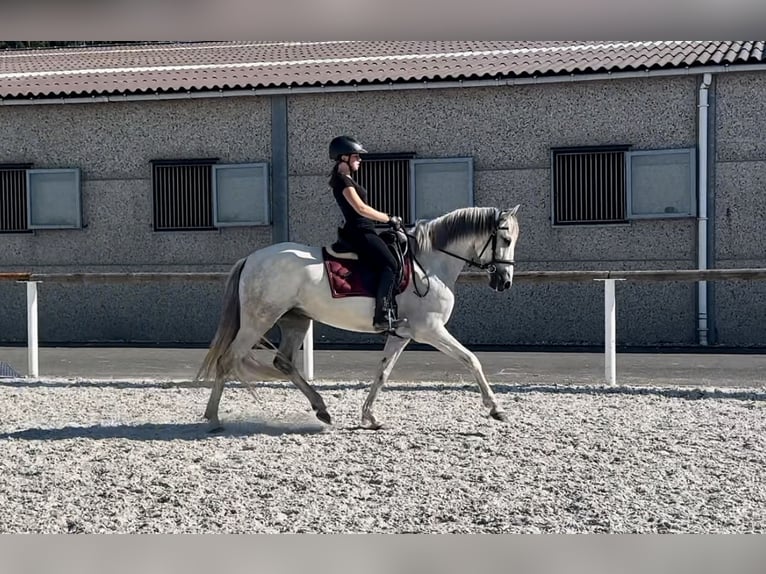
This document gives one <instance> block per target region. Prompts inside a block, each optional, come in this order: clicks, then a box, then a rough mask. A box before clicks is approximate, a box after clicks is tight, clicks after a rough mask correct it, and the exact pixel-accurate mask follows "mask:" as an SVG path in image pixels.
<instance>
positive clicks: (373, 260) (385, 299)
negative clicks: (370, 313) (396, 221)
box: [354, 230, 398, 331]
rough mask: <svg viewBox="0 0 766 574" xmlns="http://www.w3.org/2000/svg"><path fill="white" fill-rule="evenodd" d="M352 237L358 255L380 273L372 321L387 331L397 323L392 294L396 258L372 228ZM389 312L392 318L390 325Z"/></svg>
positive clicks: (375, 325)
mask: <svg viewBox="0 0 766 574" xmlns="http://www.w3.org/2000/svg"><path fill="white" fill-rule="evenodd" d="M354 239H355V241H354V247H355V248H356V250H357V251H358V252H359V255H360V256H361V257H362V258H363V259H364V260H365V261H368V262H370V264H372V265H373V266H375V267H376V268H377V269H378V271H379V273H380V275H379V280H378V288H377V291H376V294H375V295H376V297H375V316H374V318H373V322H372V323H373V326H374V327H375V328H376V329H379V330H386V331H387V330H389V329H390V328H393V327H396V326H397V324H398V319H397V317H396V305H395V304H394V295H393V290H394V282H395V281H396V268H397V263H396V259H395V258H394V256H393V254H392V253H391V250H390V249H389V248H388V245H386V242H385V241H383V239H381V238H380V237H379V236H378V234H377V233H375V232H374V231H372V230H370V231H368V232H365V233H359V234H358V235H356V237H355V238H354ZM389 310H390V311H389ZM389 314H390V317H391V319H392V324H390V325H389Z"/></svg>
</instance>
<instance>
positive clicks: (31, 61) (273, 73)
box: [0, 41, 766, 98]
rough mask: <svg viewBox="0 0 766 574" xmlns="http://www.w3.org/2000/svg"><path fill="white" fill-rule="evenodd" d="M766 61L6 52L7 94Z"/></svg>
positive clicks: (460, 47)
mask: <svg viewBox="0 0 766 574" xmlns="http://www.w3.org/2000/svg"><path fill="white" fill-rule="evenodd" d="M754 63H761V64H762V63H766V55H765V54H764V41H745V42H740V41H737V42H730V41H647V42H635V41H609V42H605V41H556V42H554V41H539V42H519V41H403V42H402V41H383V42H381V41H375V42H358V41H351V42H345V41H336V42H191V43H180V42H179V43H167V44H159V45H158V44H152V45H125V46H110V47H102V48H93V47H89V48H67V49H53V50H51V49H46V50H39V49H38V50H6V51H0V97H2V98H30V97H32V98H45V97H62V96H63V97H67V96H83V95H104V94H136V93H145V92H178V91H200V90H224V89H230V90H233V89H263V88H269V87H288V86H291V87H302V86H316V85H322V86H332V85H353V84H370V83H389V82H398V83H406V82H421V81H438V80H441V79H444V80H463V79H474V78H483V79H491V78H498V79H505V78H514V77H524V76H535V75H569V74H584V73H594V72H596V73H599V72H617V71H630V70H652V69H662V68H672V67H690V66H705V65H720V64H729V65H736V64H754Z"/></svg>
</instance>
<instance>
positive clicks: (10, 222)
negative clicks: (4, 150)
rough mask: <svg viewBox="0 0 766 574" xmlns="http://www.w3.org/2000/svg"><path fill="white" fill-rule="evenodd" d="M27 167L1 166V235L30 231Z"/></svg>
mask: <svg viewBox="0 0 766 574" xmlns="http://www.w3.org/2000/svg"><path fill="white" fill-rule="evenodd" d="M27 167H28V166H0V233H3V232H6V233H9V232H10V233H18V232H22V231H29V229H28V227H27V209H28V207H27Z"/></svg>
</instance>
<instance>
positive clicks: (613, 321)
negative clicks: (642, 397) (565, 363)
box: [604, 279, 617, 385]
mask: <svg viewBox="0 0 766 574" xmlns="http://www.w3.org/2000/svg"><path fill="white" fill-rule="evenodd" d="M614 282H615V280H614V279H604V378H605V379H606V382H607V383H609V384H610V385H615V384H617V302H616V300H615V296H614V291H615V289H614Z"/></svg>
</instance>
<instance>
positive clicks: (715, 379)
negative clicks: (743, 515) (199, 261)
mask: <svg viewBox="0 0 766 574" xmlns="http://www.w3.org/2000/svg"><path fill="white" fill-rule="evenodd" d="M205 353H206V349H157V348H99V347H79V348H49V347H42V348H40V354H39V363H40V378H41V379H45V378H46V377H51V378H82V379H141V378H146V379H165V380H186V381H188V380H191V379H193V378H194V375H195V374H196V371H197V369H198V368H199V366H200V364H201V363H202V359H203V357H204V356H205ZM301 354H302V353H301ZM476 355H477V356H478V358H479V360H480V361H481V362H482V365H483V366H484V372H485V374H486V375H487V378H488V379H489V381H490V383H497V384H602V383H604V355H603V354H602V353H596V352H594V353H585V352H564V353H562V352H478V353H476ZM381 356H382V355H381V352H380V351H375V350H369V351H367V350H355V351H337V350H320V351H316V352H315V355H314V375H315V377H314V378H315V380H318V381H321V380H342V381H369V380H371V378H372V376H373V374H374V372H375V369H376V367H377V364H378V361H379V360H380V357H381ZM2 362H5V363H8V364H10V366H11V367H13V369H15V370H16V371H17V372H19V373H20V374H21V375H22V376H26V373H27V349H26V348H25V347H0V363H2ZM391 380H392V381H444V382H465V383H469V382H472V381H473V378H472V376H471V374H470V372H469V371H468V369H467V368H466V367H464V366H463V365H462V364H460V363H459V362H457V361H456V360H455V359H453V358H451V357H447V356H446V355H443V354H442V353H439V352H436V351H421V350H408V351H405V352H404V353H403V354H402V357H401V358H400V360H399V362H398V363H397V365H396V367H395V368H394V371H393V373H392V375H391ZM617 382H618V384H627V385H653V386H662V385H688V386H700V387H750V388H753V387H755V388H763V387H766V354H745V353H743V354H717V353H705V354H700V353H652V354H650V353H619V354H618V355H617Z"/></svg>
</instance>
